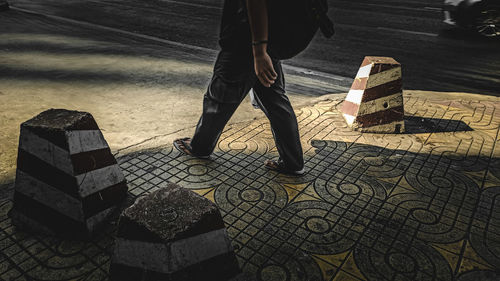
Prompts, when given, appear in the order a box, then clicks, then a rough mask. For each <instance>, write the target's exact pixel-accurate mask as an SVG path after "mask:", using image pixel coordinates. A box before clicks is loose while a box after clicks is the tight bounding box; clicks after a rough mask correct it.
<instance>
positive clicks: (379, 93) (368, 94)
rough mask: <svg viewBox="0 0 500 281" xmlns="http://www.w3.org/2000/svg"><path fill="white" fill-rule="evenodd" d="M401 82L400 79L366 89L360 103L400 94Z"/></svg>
mask: <svg viewBox="0 0 500 281" xmlns="http://www.w3.org/2000/svg"><path fill="white" fill-rule="evenodd" d="M402 87H403V81H402V80H401V79H398V80H394V81H391V82H388V83H385V84H382V85H379V86H376V87H373V88H370V89H366V90H365V92H364V93H363V97H362V98H361V102H367V101H371V100H376V99H378V98H383V97H387V96H390V95H394V94H397V93H399V92H401V88H402Z"/></svg>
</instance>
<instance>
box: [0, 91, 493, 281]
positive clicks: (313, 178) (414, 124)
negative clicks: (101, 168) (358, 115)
mask: <svg viewBox="0 0 500 281" xmlns="http://www.w3.org/2000/svg"><path fill="white" fill-rule="evenodd" d="M338 107H339V101H335V100H333V101H325V102H320V103H318V104H316V105H315V106H312V107H306V108H303V109H301V110H300V111H299V112H297V113H298V114H297V115H298V119H299V124H300V130H301V135H302V141H303V146H304V151H305V156H306V157H305V158H306V168H307V171H308V172H307V174H306V175H304V176H302V177H291V176H283V175H279V174H277V173H275V172H272V171H268V170H266V169H265V168H264V167H263V166H262V163H263V161H264V160H265V159H268V158H269V157H275V156H276V155H277V152H276V148H275V146H274V142H273V138H272V134H271V131H270V128H269V124H268V123H267V121H266V120H257V121H253V122H251V123H247V124H239V125H234V126H231V127H229V128H227V129H226V131H225V132H224V133H223V135H222V137H221V141H220V143H219V145H218V148H217V149H216V152H215V153H214V155H213V157H212V158H213V159H212V160H198V159H193V158H190V157H187V156H182V155H180V154H179V153H178V152H177V151H176V150H173V149H172V148H170V147H169V148H162V149H159V150H155V151H144V152H139V153H135V154H131V155H127V156H125V157H122V158H121V159H119V163H120V166H121V168H122V169H123V171H124V174H125V176H126V178H127V180H128V184H129V190H130V194H131V196H130V197H131V200H132V199H133V198H135V197H137V196H140V195H142V194H146V193H149V192H151V191H154V190H156V189H158V188H160V187H162V186H165V185H166V184H167V182H175V183H178V184H179V185H181V186H184V187H186V188H189V189H191V190H193V191H195V192H197V193H198V194H201V195H203V196H205V197H207V198H208V199H210V200H212V201H214V202H215V203H216V204H217V205H218V207H219V208H220V210H221V213H222V215H223V217H224V222H225V224H226V226H227V229H228V233H229V235H230V237H231V238H232V239H233V244H234V246H235V249H236V253H237V256H238V259H239V262H240V265H241V266H242V268H243V270H244V271H246V272H249V273H253V274H254V276H256V279H257V280H478V278H485V277H488V276H490V277H491V276H493V278H500V277H497V275H496V274H498V273H495V272H498V270H500V234H499V233H500V200H499V198H500V160H499V159H500V148H499V146H498V141H499V138H498V134H499V124H500V113H499V110H500V106H499V104H498V103H494V102H486V101H483V102H479V101H472V100H454V101H436V100H429V99H423V98H422V97H413V96H406V97H405V110H406V115H407V120H406V130H407V133H406V134H394V135H391V134H386V135H383V134H361V133H358V132H353V131H351V130H350V129H349V128H347V126H346V125H345V123H344V121H343V118H342V116H341V115H340V113H339V112H338V110H337V108H338ZM11 205H12V204H11V202H10V201H9V200H7V199H3V200H2V201H1V202H0V251H1V255H0V276H1V279H3V280H32V279H35V280H39V279H43V280H107V278H108V276H107V274H108V273H107V272H108V267H109V261H110V254H111V253H112V248H113V233H114V231H115V229H114V224H112V225H110V226H109V227H107V229H105V230H104V233H103V234H101V235H99V236H98V237H96V238H95V239H93V240H92V241H89V242H74V241H63V240H58V239H56V238H49V237H42V236H36V235H31V234H27V233H24V232H22V231H16V230H15V229H14V228H13V226H12V225H11V222H10V219H9V218H8V216H7V211H8V210H9V209H10V208H11Z"/></svg>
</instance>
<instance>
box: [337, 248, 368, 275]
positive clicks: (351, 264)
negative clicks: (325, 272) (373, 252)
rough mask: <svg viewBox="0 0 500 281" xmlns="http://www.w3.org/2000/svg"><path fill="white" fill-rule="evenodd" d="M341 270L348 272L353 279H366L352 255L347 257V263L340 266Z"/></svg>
mask: <svg viewBox="0 0 500 281" xmlns="http://www.w3.org/2000/svg"><path fill="white" fill-rule="evenodd" d="M342 270H344V271H346V272H349V274H351V275H354V276H355V277H358V278H360V279H366V278H365V277H364V276H363V274H362V273H361V271H360V270H359V268H358V266H357V265H356V262H355V261H354V256H353V255H352V253H351V254H350V255H349V257H348V258H347V261H346V262H345V263H344V265H343V266H342Z"/></svg>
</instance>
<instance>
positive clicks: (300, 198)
mask: <svg viewBox="0 0 500 281" xmlns="http://www.w3.org/2000/svg"><path fill="white" fill-rule="evenodd" d="M301 201H320V199H318V198H316V197H312V196H310V195H307V194H304V193H302V194H300V195H299V196H297V197H296V198H295V200H293V202H301Z"/></svg>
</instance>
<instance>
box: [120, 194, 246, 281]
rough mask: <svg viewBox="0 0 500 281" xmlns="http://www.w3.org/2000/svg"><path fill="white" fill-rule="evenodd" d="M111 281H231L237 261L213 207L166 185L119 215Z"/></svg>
mask: <svg viewBox="0 0 500 281" xmlns="http://www.w3.org/2000/svg"><path fill="white" fill-rule="evenodd" d="M116 236H117V238H116V242H115V248H114V254H113V259H112V261H111V267H110V274H111V280H112V281H137V280H144V281H153V280H176V281H191V280H220V281H223V280H230V279H231V278H233V277H235V276H236V275H237V274H239V273H240V269H239V266H238V261H237V260H236V256H235V254H234V251H233V247H232V245H231V241H230V239H229V237H228V235H227V232H226V229H225V227H224V222H223V221H222V217H221V215H220V212H219V210H218V209H217V206H216V205H215V204H214V203H212V202H211V201H209V200H208V199H206V198H203V197H201V196H200V195H198V194H196V193H194V192H192V191H189V190H187V189H184V188H182V187H179V186H177V185H175V184H169V185H168V186H167V187H165V188H162V189H159V190H157V191H155V192H153V193H151V194H149V195H147V196H144V197H141V198H139V199H137V200H136V202H135V203H134V205H132V206H131V207H130V208H128V209H126V210H125V211H124V212H123V213H122V215H121V216H120V220H119V223H118V231H117V235H116Z"/></svg>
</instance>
